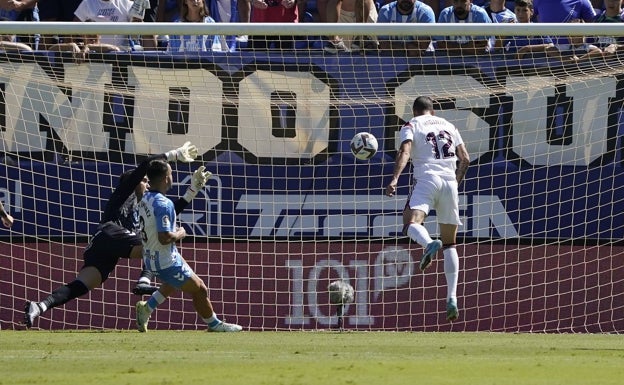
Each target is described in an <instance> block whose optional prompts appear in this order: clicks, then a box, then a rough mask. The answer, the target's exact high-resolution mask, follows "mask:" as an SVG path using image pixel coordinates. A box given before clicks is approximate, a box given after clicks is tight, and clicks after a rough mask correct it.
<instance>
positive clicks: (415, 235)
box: [405, 222, 433, 247]
mask: <svg viewBox="0 0 624 385" xmlns="http://www.w3.org/2000/svg"><path fill="white" fill-rule="evenodd" d="M405 233H406V235H408V236H409V237H410V238H411V239H412V241H414V242H416V243H418V244H419V245H421V246H422V247H427V245H428V244H430V243H431V242H433V239H431V236H429V232H428V231H427V229H426V228H425V226H423V225H421V224H420V223H414V222H412V223H410V224H409V225H408V226H407V230H406V231H405Z"/></svg>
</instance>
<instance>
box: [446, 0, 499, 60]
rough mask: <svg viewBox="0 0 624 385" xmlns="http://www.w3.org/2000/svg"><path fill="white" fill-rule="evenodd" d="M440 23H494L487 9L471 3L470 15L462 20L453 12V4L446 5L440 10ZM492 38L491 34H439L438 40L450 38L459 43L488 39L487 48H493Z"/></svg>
mask: <svg viewBox="0 0 624 385" xmlns="http://www.w3.org/2000/svg"><path fill="white" fill-rule="evenodd" d="M438 23H492V20H491V19H490V17H489V16H488V14H487V12H486V11H485V9H483V8H481V7H479V6H478V5H474V4H470V11H469V12H468V17H466V18H465V19H463V20H461V19H458V18H457V16H455V12H453V6H450V7H446V8H444V9H443V10H442V12H440V17H439V18H438ZM492 39H493V37H491V36H437V37H436V40H450V41H455V42H457V43H458V44H465V43H467V42H468V41H470V40H488V46H487V48H486V50H489V49H490V48H492Z"/></svg>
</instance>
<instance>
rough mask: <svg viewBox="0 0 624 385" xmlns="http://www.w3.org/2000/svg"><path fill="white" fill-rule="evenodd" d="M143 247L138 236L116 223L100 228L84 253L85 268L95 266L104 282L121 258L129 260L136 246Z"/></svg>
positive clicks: (106, 224)
mask: <svg viewBox="0 0 624 385" xmlns="http://www.w3.org/2000/svg"><path fill="white" fill-rule="evenodd" d="M140 245H141V238H140V237H139V235H138V234H135V233H134V232H132V231H129V230H128V229H126V228H124V227H123V226H120V225H119V224H117V223H115V222H106V223H103V224H101V225H100V226H99V228H98V231H97V233H95V235H93V237H92V238H91V240H90V242H89V244H88V245H87V248H86V249H85V251H84V254H83V259H84V267H87V266H93V267H95V268H96V269H98V271H99V272H100V274H101V275H102V282H104V281H106V280H107V279H108V276H109V275H110V273H111V272H112V271H113V270H114V269H115V266H117V262H119V258H129V257H130V252H131V251H132V248H133V247H134V246H140Z"/></svg>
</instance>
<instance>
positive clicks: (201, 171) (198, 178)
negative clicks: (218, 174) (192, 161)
mask: <svg viewBox="0 0 624 385" xmlns="http://www.w3.org/2000/svg"><path fill="white" fill-rule="evenodd" d="M210 177H212V173H211V172H210V171H208V170H206V167H204V166H201V167H199V168H198V169H197V170H195V172H194V173H193V176H192V177H191V184H190V185H189V187H188V188H187V189H186V192H185V193H184V195H183V196H182V197H180V198H179V199H178V200H177V201H176V202H175V203H174V208H175V212H176V214H180V213H181V212H182V210H184V209H185V208H186V206H188V205H189V204H190V203H191V201H192V200H193V199H194V198H195V196H197V193H198V192H199V191H201V190H202V189H203V188H204V186H206V182H208V179H210Z"/></svg>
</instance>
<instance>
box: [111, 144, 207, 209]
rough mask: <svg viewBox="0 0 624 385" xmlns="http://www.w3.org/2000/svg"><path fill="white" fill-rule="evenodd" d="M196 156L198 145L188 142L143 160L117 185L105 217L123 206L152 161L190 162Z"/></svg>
mask: <svg viewBox="0 0 624 385" xmlns="http://www.w3.org/2000/svg"><path fill="white" fill-rule="evenodd" d="M195 158H197V147H195V145H194V144H191V142H186V143H184V144H183V145H182V146H181V147H179V148H176V149H175V150H171V151H167V152H165V153H162V154H157V155H151V156H149V157H148V158H147V159H145V160H144V161H143V162H141V163H140V164H139V165H138V166H137V168H135V169H134V170H133V171H132V173H130V176H129V177H128V178H126V179H125V180H124V181H123V182H122V183H120V184H119V186H117V188H116V189H115V191H114V192H113V194H112V195H111V197H110V199H109V204H108V206H107V208H106V209H105V211H104V212H105V215H104V217H105V218H106V217H107V216H108V214H109V213H110V214H112V213H115V212H117V210H118V209H119V207H121V205H123V203H124V202H125V201H126V199H128V197H129V196H130V195H131V194H132V193H133V192H134V189H135V187H136V186H137V185H138V184H139V183H140V182H141V181H142V180H143V178H144V177H145V174H146V173H147V168H148V167H149V164H150V162H151V161H153V160H157V159H162V160H167V161H168V162H175V161H178V160H179V161H181V162H185V163H190V162H192V161H193V160H195Z"/></svg>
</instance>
